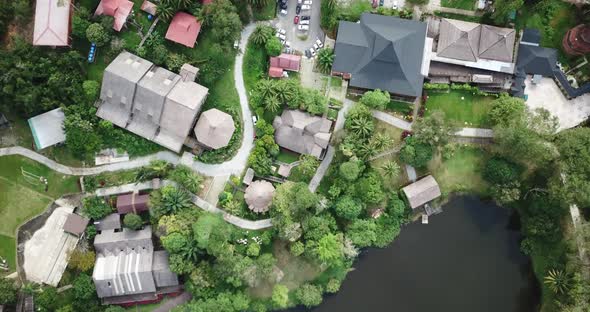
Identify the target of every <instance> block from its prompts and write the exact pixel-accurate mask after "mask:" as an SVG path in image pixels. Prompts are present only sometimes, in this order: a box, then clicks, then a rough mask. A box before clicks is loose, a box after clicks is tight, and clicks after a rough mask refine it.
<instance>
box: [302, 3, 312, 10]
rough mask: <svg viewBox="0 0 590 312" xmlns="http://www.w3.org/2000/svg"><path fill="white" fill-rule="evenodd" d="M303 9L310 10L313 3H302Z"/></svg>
mask: <svg viewBox="0 0 590 312" xmlns="http://www.w3.org/2000/svg"><path fill="white" fill-rule="evenodd" d="M301 10H302V11H308V10H311V5H309V4H304V5H302V6H301Z"/></svg>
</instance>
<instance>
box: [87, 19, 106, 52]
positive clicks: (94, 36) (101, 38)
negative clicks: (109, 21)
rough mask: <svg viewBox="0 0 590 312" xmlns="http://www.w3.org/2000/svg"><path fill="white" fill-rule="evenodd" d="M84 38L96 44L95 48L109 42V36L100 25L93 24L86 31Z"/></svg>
mask: <svg viewBox="0 0 590 312" xmlns="http://www.w3.org/2000/svg"><path fill="white" fill-rule="evenodd" d="M86 38H87V39H88V41H90V42H94V43H96V46H98V47H102V46H104V45H105V44H106V43H107V42H109V40H111V35H110V34H109V33H108V32H107V31H105V29H104V28H103V27H102V25H100V24H99V23H94V24H91V25H90V26H88V28H87V29H86Z"/></svg>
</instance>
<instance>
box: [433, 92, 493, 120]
mask: <svg viewBox="0 0 590 312" xmlns="http://www.w3.org/2000/svg"><path fill="white" fill-rule="evenodd" d="M494 99H496V98H495V97H492V96H487V97H486V96H478V95H473V94H471V93H469V92H462V91H451V92H449V93H430V94H429V95H428V99H427V100H426V115H428V114H430V113H431V112H432V111H434V110H442V111H443V112H444V113H445V116H446V118H447V119H449V120H450V121H452V122H453V123H454V124H455V125H456V126H460V127H487V126H489V125H490V124H489V121H488V118H487V115H488V112H489V111H490V109H491V108H492V101H493V100H494Z"/></svg>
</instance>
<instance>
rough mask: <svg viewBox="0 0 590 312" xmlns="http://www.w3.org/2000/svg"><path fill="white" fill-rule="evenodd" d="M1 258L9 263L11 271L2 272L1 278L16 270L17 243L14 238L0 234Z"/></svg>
mask: <svg viewBox="0 0 590 312" xmlns="http://www.w3.org/2000/svg"><path fill="white" fill-rule="evenodd" d="M0 257H2V258H4V259H5V260H6V262H8V267H9V268H10V271H8V272H4V271H0V276H2V275H3V274H4V273H9V272H12V271H14V270H16V241H15V239H14V237H11V236H5V235H2V234H0Z"/></svg>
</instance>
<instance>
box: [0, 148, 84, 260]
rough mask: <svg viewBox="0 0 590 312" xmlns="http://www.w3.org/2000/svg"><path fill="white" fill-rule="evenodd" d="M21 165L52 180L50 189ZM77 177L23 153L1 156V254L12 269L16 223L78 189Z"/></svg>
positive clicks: (25, 219)
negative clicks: (23, 155) (26, 174)
mask: <svg viewBox="0 0 590 312" xmlns="http://www.w3.org/2000/svg"><path fill="white" fill-rule="evenodd" d="M21 168H23V169H24V170H26V171H27V172H30V173H33V174H35V175H38V176H43V177H46V178H47V180H48V181H49V188H48V190H47V192H45V186H44V184H42V183H39V182H38V181H37V180H35V179H31V178H25V177H24V176H23V175H22V174H21ZM77 179H78V178H77V177H74V176H67V175H62V174H59V173H57V172H55V171H52V170H50V169H49V168H47V167H45V166H43V165H41V164H39V163H37V162H34V161H32V160H30V159H27V158H24V157H21V156H3V157H0V216H2V218H0V256H2V257H5V258H7V261H8V263H9V264H10V268H11V269H14V268H15V267H14V264H15V261H16V260H15V252H16V250H15V234H16V229H17V227H18V226H19V225H20V224H22V223H24V222H26V221H27V220H29V219H30V218H32V217H34V216H36V215H38V214H40V213H41V212H43V211H44V210H45V208H46V207H47V205H49V204H50V203H51V202H52V201H53V199H55V198H58V197H60V196H62V195H63V194H67V193H76V192H78V191H79V188H78V182H77Z"/></svg>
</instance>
